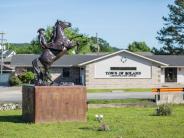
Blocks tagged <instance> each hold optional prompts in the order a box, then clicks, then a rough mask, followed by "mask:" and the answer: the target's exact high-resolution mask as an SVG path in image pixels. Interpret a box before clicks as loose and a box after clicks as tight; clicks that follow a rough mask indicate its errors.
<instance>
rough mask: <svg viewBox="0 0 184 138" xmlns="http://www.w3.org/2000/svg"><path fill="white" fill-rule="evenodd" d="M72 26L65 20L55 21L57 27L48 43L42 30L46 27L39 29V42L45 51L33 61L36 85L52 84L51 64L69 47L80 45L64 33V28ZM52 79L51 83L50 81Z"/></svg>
mask: <svg viewBox="0 0 184 138" xmlns="http://www.w3.org/2000/svg"><path fill="white" fill-rule="evenodd" d="M68 27H71V23H69V22H64V21H59V20H58V21H57V22H56V23H55V27H54V28H55V29H54V31H53V36H52V41H51V42H50V43H48V44H47V43H46V41H45V38H44V36H43V33H42V31H44V29H42V28H41V29H39V30H38V32H39V33H40V34H39V37H38V39H39V42H40V45H41V47H42V48H43V52H42V54H41V55H40V57H39V58H36V59H34V60H33V61H32V65H33V69H34V71H35V72H36V75H37V76H36V82H35V85H52V84H53V81H52V80H51V78H50V76H49V72H48V69H49V68H50V66H51V65H52V64H53V63H54V62H55V61H56V60H57V59H59V58H60V57H62V56H63V55H64V54H65V53H66V52H67V51H68V50H69V49H71V48H73V47H75V46H79V44H78V43H74V42H73V41H70V40H69V39H68V38H67V37H66V36H65V33H64V30H65V29H66V28H68ZM38 62H40V63H41V64H42V65H43V68H44V71H42V70H41V68H40V67H39V66H38ZM48 81H50V83H49V82H48Z"/></svg>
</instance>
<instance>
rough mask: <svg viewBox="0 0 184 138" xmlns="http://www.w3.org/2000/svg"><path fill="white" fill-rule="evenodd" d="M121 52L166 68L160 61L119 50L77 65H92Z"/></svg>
mask: <svg viewBox="0 0 184 138" xmlns="http://www.w3.org/2000/svg"><path fill="white" fill-rule="evenodd" d="M122 52H126V53H129V54H131V55H134V56H137V57H140V58H143V59H146V60H149V61H152V62H155V63H157V64H160V65H163V66H168V64H167V63H165V62H162V61H159V60H155V59H152V58H149V57H146V56H143V55H139V54H136V53H133V52H130V51H128V50H119V51H117V52H114V53H111V54H107V55H104V56H101V57H98V58H95V59H92V60H89V61H87V62H83V63H81V64H79V66H83V65H86V64H90V63H92V62H95V61H98V60H102V59H105V58H108V57H111V56H113V55H117V54H119V53H122Z"/></svg>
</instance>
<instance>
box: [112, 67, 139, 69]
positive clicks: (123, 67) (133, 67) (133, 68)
mask: <svg viewBox="0 0 184 138" xmlns="http://www.w3.org/2000/svg"><path fill="white" fill-rule="evenodd" d="M110 69H111V70H137V68H136V67H111V68H110Z"/></svg>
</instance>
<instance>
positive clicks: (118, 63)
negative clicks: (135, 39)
mask: <svg viewBox="0 0 184 138" xmlns="http://www.w3.org/2000/svg"><path fill="white" fill-rule="evenodd" d="M95 78H151V63H150V61H148V60H145V59H143V58H140V57H136V56H133V55H130V54H127V53H123V54H121V55H116V56H113V57H110V58H107V59H105V60H101V61H99V62H96V63H95Z"/></svg>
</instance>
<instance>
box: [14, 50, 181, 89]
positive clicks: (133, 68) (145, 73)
mask: <svg viewBox="0 0 184 138" xmlns="http://www.w3.org/2000/svg"><path fill="white" fill-rule="evenodd" d="M36 57H38V55H15V56H13V58H12V63H11V65H12V66H13V67H15V70H16V72H17V73H20V72H21V71H22V70H32V64H31V62H32V60H33V59H34V58H36ZM183 59H184V56H170V55H168V56H162V55H152V54H147V53H146V54H145V53H132V52H129V51H127V50H120V51H118V52H114V53H111V54H105V55H65V56H64V57H62V58H61V59H59V60H58V61H56V62H55V63H54V64H53V66H52V69H51V72H52V76H53V78H55V79H56V81H57V82H74V83H76V84H82V85H86V86H87V88H152V87H162V86H177V85H178V86H180V85H184V60H183Z"/></svg>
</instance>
